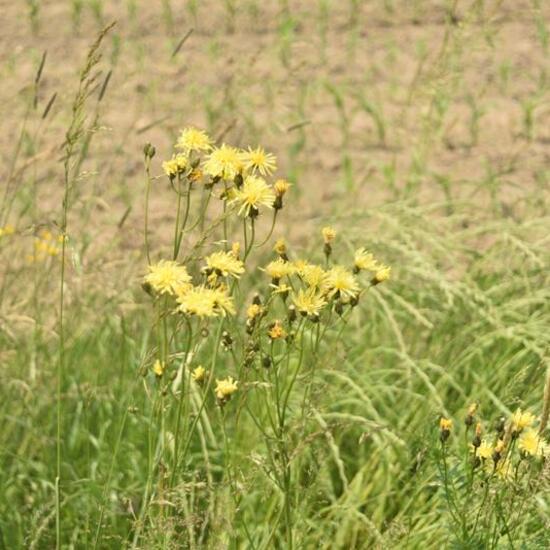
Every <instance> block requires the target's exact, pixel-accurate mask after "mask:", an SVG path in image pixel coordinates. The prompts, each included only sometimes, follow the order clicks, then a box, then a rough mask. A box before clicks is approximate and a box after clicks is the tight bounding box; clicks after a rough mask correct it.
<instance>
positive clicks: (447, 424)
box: [439, 416, 453, 432]
mask: <svg viewBox="0 0 550 550" xmlns="http://www.w3.org/2000/svg"><path fill="white" fill-rule="evenodd" d="M439 429H440V430H441V431H442V432H445V431H446V432H450V431H451V430H452V429H453V421H452V420H451V419H450V418H445V417H444V416H442V417H441V418H440V419H439Z"/></svg>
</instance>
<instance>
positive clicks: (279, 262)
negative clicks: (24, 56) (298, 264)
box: [260, 258, 294, 281]
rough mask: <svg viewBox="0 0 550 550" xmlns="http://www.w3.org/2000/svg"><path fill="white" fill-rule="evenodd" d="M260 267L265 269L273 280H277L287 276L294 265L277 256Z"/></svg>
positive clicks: (292, 270) (290, 273)
mask: <svg viewBox="0 0 550 550" xmlns="http://www.w3.org/2000/svg"><path fill="white" fill-rule="evenodd" d="M260 269H261V270H262V271H265V273H267V275H269V277H271V279H272V280H274V281H279V280H280V279H282V278H283V277H288V276H290V275H292V274H293V273H294V266H293V265H292V264H291V263H290V262H285V261H284V260H283V259H282V258H277V259H276V260H273V261H272V262H269V263H268V264H267V265H266V266H265V267H264V268H260Z"/></svg>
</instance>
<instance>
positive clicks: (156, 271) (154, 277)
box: [143, 260, 191, 295]
mask: <svg viewBox="0 0 550 550" xmlns="http://www.w3.org/2000/svg"><path fill="white" fill-rule="evenodd" d="M143 281H144V283H145V284H147V285H149V286H150V287H151V288H152V289H153V291H154V292H156V293H157V294H172V295H175V294H176V293H178V292H182V291H183V290H185V289H187V288H189V287H190V286H191V285H190V282H191V277H190V275H189V273H187V269H185V266H183V265H180V264H178V263H177V262H174V261H172V260H160V261H159V262H158V263H156V264H153V265H150V266H149V273H148V274H147V275H145V277H144V278H143Z"/></svg>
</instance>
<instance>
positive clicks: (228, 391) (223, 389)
mask: <svg viewBox="0 0 550 550" xmlns="http://www.w3.org/2000/svg"><path fill="white" fill-rule="evenodd" d="M238 389H239V388H238V382H236V381H235V380H233V378H231V376H228V377H227V378H225V379H224V380H216V387H215V389H214V393H215V394H216V398H217V399H218V401H219V402H220V404H225V403H226V402H227V401H229V399H231V396H232V395H233V394H234V393H235V392H236V391H237V390H238Z"/></svg>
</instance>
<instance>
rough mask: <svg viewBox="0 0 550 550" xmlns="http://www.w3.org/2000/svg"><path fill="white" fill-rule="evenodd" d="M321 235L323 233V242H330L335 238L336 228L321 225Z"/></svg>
mask: <svg viewBox="0 0 550 550" xmlns="http://www.w3.org/2000/svg"><path fill="white" fill-rule="evenodd" d="M321 235H323V240H324V241H325V244H331V243H332V241H334V239H335V238H336V229H334V227H331V226H330V225H327V226H326V227H323V229H321Z"/></svg>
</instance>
